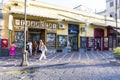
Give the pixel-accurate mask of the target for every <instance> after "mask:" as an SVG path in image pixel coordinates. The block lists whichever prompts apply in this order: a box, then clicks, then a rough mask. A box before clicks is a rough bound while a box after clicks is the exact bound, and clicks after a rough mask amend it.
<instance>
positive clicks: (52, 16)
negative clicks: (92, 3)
mask: <svg viewBox="0 0 120 80" xmlns="http://www.w3.org/2000/svg"><path fill="white" fill-rule="evenodd" d="M11 4H13V5H11V6H10V5H8V4H7V5H5V6H6V7H5V10H4V12H5V14H4V18H3V19H4V21H5V22H4V24H6V25H3V28H7V27H8V28H7V29H6V30H7V31H6V34H2V39H8V41H9V43H8V46H9V45H10V44H11V42H12V41H15V43H16V45H17V46H18V48H22V45H23V42H24V7H23V6H24V2H22V1H19V0H18V2H16V1H14V0H11ZM16 4H17V5H16ZM33 10H35V11H36V13H34V12H33ZM9 15H11V16H12V19H11V20H8V18H9ZM88 15H89V14H88V13H84V14H83V13H82V12H81V11H76V10H72V9H70V10H69V9H64V8H61V7H56V6H51V5H47V4H44V3H43V4H42V3H41V4H38V3H37V2H36V1H31V2H29V4H27V20H26V28H27V30H26V34H27V36H26V39H27V40H30V41H32V42H34V41H37V42H38V43H39V40H40V39H42V40H43V41H44V43H45V44H46V46H47V47H48V49H56V50H62V49H65V48H67V47H70V48H71V51H78V50H79V49H86V50H113V49H114V48H115V41H116V40H115V39H116V38H115V36H116V35H115V30H114V29H113V28H110V27H109V25H110V26H111V27H114V23H115V22H114V20H113V19H111V18H110V19H109V18H108V20H107V19H106V23H108V24H109V25H107V24H104V25H101V24H103V23H104V22H105V20H104V17H102V16H99V15H97V16H98V17H97V16H96V17H95V16H94V15H89V16H88ZM86 20H88V21H87V22H86ZM8 22H9V23H10V22H11V25H9V24H8ZM96 22H99V23H100V24H99V25H96ZM86 24H87V25H86ZM119 25H120V21H118V26H119ZM9 27H12V28H9ZM114 28H115V27H114ZM118 29H119V28H118ZM4 32H5V31H4Z"/></svg>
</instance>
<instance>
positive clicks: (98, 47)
mask: <svg viewBox="0 0 120 80" xmlns="http://www.w3.org/2000/svg"><path fill="white" fill-rule="evenodd" d="M95 50H101V37H95Z"/></svg>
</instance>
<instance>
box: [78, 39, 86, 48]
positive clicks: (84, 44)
mask: <svg viewBox="0 0 120 80" xmlns="http://www.w3.org/2000/svg"><path fill="white" fill-rule="evenodd" d="M86 43H87V38H86V37H80V46H81V48H86V45H87V44H86Z"/></svg>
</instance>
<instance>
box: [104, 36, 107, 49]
mask: <svg viewBox="0 0 120 80" xmlns="http://www.w3.org/2000/svg"><path fill="white" fill-rule="evenodd" d="M104 47H108V38H104Z"/></svg>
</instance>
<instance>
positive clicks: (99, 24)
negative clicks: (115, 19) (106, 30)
mask: <svg viewBox="0 0 120 80" xmlns="http://www.w3.org/2000/svg"><path fill="white" fill-rule="evenodd" d="M91 24H92V25H95V26H102V27H107V26H108V25H106V24H105V23H98V22H95V23H91Z"/></svg>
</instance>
